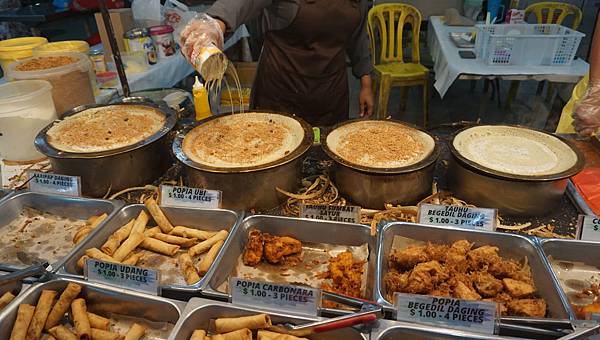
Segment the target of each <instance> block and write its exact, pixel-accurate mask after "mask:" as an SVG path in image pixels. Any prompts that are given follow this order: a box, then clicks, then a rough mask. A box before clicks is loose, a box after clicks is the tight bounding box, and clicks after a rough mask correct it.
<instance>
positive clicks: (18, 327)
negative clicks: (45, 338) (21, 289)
mask: <svg viewBox="0 0 600 340" xmlns="http://www.w3.org/2000/svg"><path fill="white" fill-rule="evenodd" d="M34 311H35V307H34V306H32V305H27V304H22V305H19V309H18V310H17V319H16V320H15V323H14V324H13V328H12V332H11V333H10V340H25V336H26V335H27V328H29V323H31V319H32V318H33V313H34Z"/></svg>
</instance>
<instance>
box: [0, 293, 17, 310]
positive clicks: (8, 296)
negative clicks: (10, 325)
mask: <svg viewBox="0 0 600 340" xmlns="http://www.w3.org/2000/svg"><path fill="white" fill-rule="evenodd" d="M14 298H15V295H14V294H13V293H11V292H6V293H4V294H2V297H0V310H1V309H2V308H4V307H6V305H8V304H9V303H10V302H11V301H12V300H14Z"/></svg>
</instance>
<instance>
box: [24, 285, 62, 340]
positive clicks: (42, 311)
mask: <svg viewBox="0 0 600 340" xmlns="http://www.w3.org/2000/svg"><path fill="white" fill-rule="evenodd" d="M56 294H58V293H57V292H55V291H53V290H47V289H44V290H42V294H40V297H39V298H38V302H37V305H36V306H35V312H34V313H33V318H32V319H31V323H30V324H29V328H28V329H27V339H39V338H40V336H41V335H42V331H43V330H44V325H45V324H46V319H47V318H48V314H50V310H51V309H52V303H53V302H54V298H55V297H56Z"/></svg>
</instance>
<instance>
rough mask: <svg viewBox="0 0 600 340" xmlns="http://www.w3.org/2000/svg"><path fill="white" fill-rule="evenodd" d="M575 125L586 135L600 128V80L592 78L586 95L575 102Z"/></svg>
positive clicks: (578, 131) (579, 131) (578, 130)
mask: <svg viewBox="0 0 600 340" xmlns="http://www.w3.org/2000/svg"><path fill="white" fill-rule="evenodd" d="M573 126H574V127H575V130H577V133H579V134H581V135H586V136H589V135H592V134H593V133H595V132H596V131H597V130H598V129H599V128H600V81H592V80H590V82H589V84H588V88H587V91H586V93H585V95H584V96H583V97H582V98H581V99H580V100H579V101H578V102H577V103H576V104H575V108H574V110H573Z"/></svg>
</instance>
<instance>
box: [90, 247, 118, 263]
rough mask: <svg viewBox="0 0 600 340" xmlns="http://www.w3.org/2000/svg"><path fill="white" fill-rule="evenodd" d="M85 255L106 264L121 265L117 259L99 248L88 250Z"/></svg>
mask: <svg viewBox="0 0 600 340" xmlns="http://www.w3.org/2000/svg"><path fill="white" fill-rule="evenodd" d="M85 255H87V256H88V257H89V258H91V259H96V260H100V261H105V262H114V263H119V261H117V260H116V259H114V258H113V257H111V256H110V255H106V254H104V253H103V252H101V251H100V249H98V248H90V249H87V250H86V251H85ZM84 265H85V263H84Z"/></svg>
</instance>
